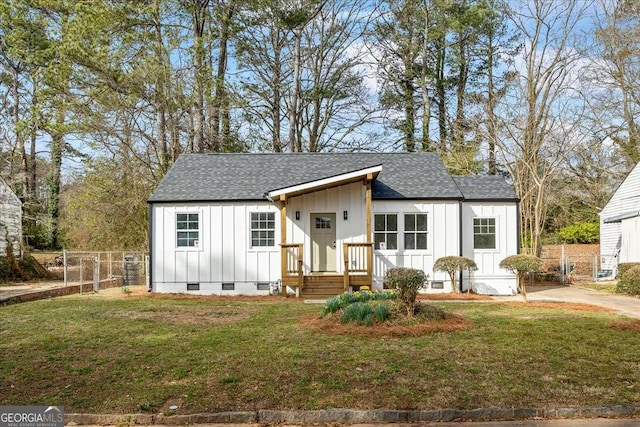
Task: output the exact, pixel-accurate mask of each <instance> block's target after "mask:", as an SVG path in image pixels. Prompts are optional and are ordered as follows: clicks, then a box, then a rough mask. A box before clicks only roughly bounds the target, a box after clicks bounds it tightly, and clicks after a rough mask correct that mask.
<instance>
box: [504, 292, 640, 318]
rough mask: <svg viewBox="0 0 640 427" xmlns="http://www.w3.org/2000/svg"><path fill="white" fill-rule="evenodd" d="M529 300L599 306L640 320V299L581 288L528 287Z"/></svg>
mask: <svg viewBox="0 0 640 427" xmlns="http://www.w3.org/2000/svg"><path fill="white" fill-rule="evenodd" d="M493 298H494V299H495V300H498V301H522V295H515V296H508V297H501V296H499V297H493ZM527 299H528V300H529V301H560V302H575V303H583V304H593V305H599V306H601V307H606V308H610V309H612V310H614V311H615V312H617V313H618V314H623V315H625V316H629V317H633V318H636V319H640V298H636V297H631V296H624V295H615V294H608V293H605V292H599V291H594V290H592V289H587V288H581V287H579V286H528V287H527Z"/></svg>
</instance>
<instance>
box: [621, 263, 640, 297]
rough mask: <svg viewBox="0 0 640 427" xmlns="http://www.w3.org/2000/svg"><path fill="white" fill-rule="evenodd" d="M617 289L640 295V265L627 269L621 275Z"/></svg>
mask: <svg viewBox="0 0 640 427" xmlns="http://www.w3.org/2000/svg"><path fill="white" fill-rule="evenodd" d="M616 291H617V292H620V293H625V294H629V295H640V265H636V266H635V267H632V268H630V269H628V270H625V272H624V273H623V274H621V275H620V279H619V280H618V285H617V288H616Z"/></svg>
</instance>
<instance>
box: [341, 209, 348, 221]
mask: <svg viewBox="0 0 640 427" xmlns="http://www.w3.org/2000/svg"><path fill="white" fill-rule="evenodd" d="M342 218H343V219H344V220H345V221H346V220H348V219H349V212H347V211H342Z"/></svg>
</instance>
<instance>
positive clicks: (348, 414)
mask: <svg viewBox="0 0 640 427" xmlns="http://www.w3.org/2000/svg"><path fill="white" fill-rule="evenodd" d="M635 417H640V405H608V406H590V407H585V408H554V409H534V408H513V409H509V408H479V409H469V410H462V409H437V410H430V411H396V410H385V409H374V410H356V409H326V410H316V411H295V410H292V411H279V410H266V409H265V410H259V411H255V412H216V413H199V414H191V415H164V414H121V415H104V414H65V416H64V418H65V420H64V424H65V425H123V423H124V424H126V425H133V424H139V425H154V424H162V425H187V424H256V423H281V422H288V423H347V424H350V423H353V424H356V423H411V422H451V421H513V420H527V419H567V418H635Z"/></svg>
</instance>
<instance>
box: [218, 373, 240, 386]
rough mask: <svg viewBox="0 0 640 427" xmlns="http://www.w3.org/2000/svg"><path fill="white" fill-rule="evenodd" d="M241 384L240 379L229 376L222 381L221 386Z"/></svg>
mask: <svg viewBox="0 0 640 427" xmlns="http://www.w3.org/2000/svg"><path fill="white" fill-rule="evenodd" d="M237 382H240V378H238V377H236V376H235V375H229V376H226V377H223V378H221V379H220V384H235V383H237Z"/></svg>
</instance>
